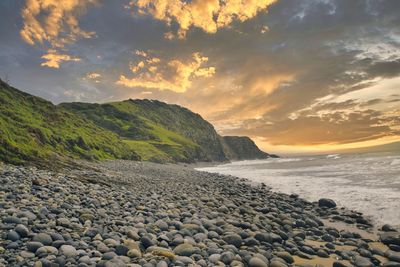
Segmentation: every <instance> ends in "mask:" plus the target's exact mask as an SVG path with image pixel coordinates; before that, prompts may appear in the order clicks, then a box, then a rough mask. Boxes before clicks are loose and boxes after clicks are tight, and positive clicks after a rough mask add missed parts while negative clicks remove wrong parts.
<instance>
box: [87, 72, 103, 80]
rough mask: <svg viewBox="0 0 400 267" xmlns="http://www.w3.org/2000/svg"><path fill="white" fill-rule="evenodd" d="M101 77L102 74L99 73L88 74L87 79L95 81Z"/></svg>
mask: <svg viewBox="0 0 400 267" xmlns="http://www.w3.org/2000/svg"><path fill="white" fill-rule="evenodd" d="M100 77H101V74H100V73H97V72H88V73H86V78H87V79H91V80H94V79H97V78H100Z"/></svg>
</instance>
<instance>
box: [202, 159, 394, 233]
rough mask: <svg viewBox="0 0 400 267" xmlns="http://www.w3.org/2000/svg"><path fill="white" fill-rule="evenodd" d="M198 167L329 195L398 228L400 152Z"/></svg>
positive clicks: (309, 194)
mask: <svg viewBox="0 0 400 267" xmlns="http://www.w3.org/2000/svg"><path fill="white" fill-rule="evenodd" d="M197 170H200V171H207V172H213V173H220V174H229V175H233V176H237V177H241V178H246V179H248V180H250V181H251V182H255V183H261V182H262V183H265V184H266V185H267V186H269V187H270V188H271V189H272V190H273V191H277V192H282V193H286V194H292V193H295V194H298V195H299V196H300V197H302V198H304V199H307V200H309V201H318V199H320V198H331V199H333V200H335V202H336V203H337V204H338V206H342V207H346V208H348V209H352V210H356V211H359V212H362V213H363V214H364V215H366V216H367V217H369V218H371V219H372V221H373V222H374V223H375V224H376V225H378V226H380V225H383V224H386V223H388V224H391V225H393V226H395V227H400V152H397V153H393V152H390V153H371V154H368V153H365V154H334V155H320V156H299V157H284V158H278V159H266V160H247V161H236V162H232V163H229V164H223V165H218V166H214V167H206V168H197Z"/></svg>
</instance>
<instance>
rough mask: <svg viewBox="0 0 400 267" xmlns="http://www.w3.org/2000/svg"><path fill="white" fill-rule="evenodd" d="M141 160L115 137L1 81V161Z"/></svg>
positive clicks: (16, 162)
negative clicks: (59, 158)
mask: <svg viewBox="0 0 400 267" xmlns="http://www.w3.org/2000/svg"><path fill="white" fill-rule="evenodd" d="M65 156H66V157H71V158H84V159H116V158H123V159H139V157H138V156H137V155H136V153H134V151H133V150H131V149H129V148H127V146H126V145H125V144H124V143H123V141H122V140H121V139H120V138H119V136H118V135H116V134H115V133H113V132H111V131H108V130H106V129H104V128H100V127H98V126H96V125H95V124H94V123H92V122H90V121H88V120H86V119H84V118H83V117H80V116H77V115H75V114H73V113H71V112H68V111H66V110H65V109H63V108H60V107H58V106H55V105H53V104H52V103H50V102H48V101H46V100H44V99H42V98H39V97H35V96H32V95H29V94H27V93H24V92H21V91H19V90H17V89H15V88H13V87H10V86H9V85H8V84H6V83H4V82H3V81H1V80H0V160H1V161H4V162H9V163H14V164H22V163H25V162H27V161H35V162H43V163H44V162H45V161H49V160H50V159H52V158H54V157H61V158H62V157H65Z"/></svg>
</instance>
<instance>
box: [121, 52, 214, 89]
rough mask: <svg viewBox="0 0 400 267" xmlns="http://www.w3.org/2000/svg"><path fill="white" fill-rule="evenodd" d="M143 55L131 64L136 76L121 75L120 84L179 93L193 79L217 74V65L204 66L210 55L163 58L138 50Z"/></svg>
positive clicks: (189, 84)
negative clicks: (187, 57)
mask: <svg viewBox="0 0 400 267" xmlns="http://www.w3.org/2000/svg"><path fill="white" fill-rule="evenodd" d="M136 54H137V55H139V56H141V57H142V60H140V61H139V62H138V63H135V64H131V66H130V70H131V71H132V73H133V74H135V76H134V77H133V78H131V79H129V78H127V77H126V76H124V75H121V76H120V78H119V80H118V81H117V84H118V85H122V86H125V87H141V88H148V89H158V90H170V91H174V92H177V93H183V92H186V90H187V89H188V88H190V87H191V85H192V81H193V79H195V78H196V77H197V78H200V77H202V78H209V77H212V76H213V75H214V74H215V67H204V66H203V65H204V64H205V63H207V62H208V57H204V56H202V55H201V54H200V53H193V54H192V55H191V57H190V59H189V60H186V61H181V60H178V59H171V60H161V59H160V58H158V57H151V56H150V55H148V53H145V52H140V51H139V52H136Z"/></svg>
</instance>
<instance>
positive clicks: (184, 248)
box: [174, 243, 200, 257]
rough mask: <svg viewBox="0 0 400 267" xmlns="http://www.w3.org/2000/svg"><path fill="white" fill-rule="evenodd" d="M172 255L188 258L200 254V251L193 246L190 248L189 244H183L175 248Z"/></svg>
mask: <svg viewBox="0 0 400 267" xmlns="http://www.w3.org/2000/svg"><path fill="white" fill-rule="evenodd" d="M174 253H175V254H176V255H179V256H188V257H190V256H192V255H193V254H198V253H200V249H199V248H197V247H194V246H192V245H190V244H187V243H184V244H180V245H179V246H177V247H176V248H175V249H174Z"/></svg>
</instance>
